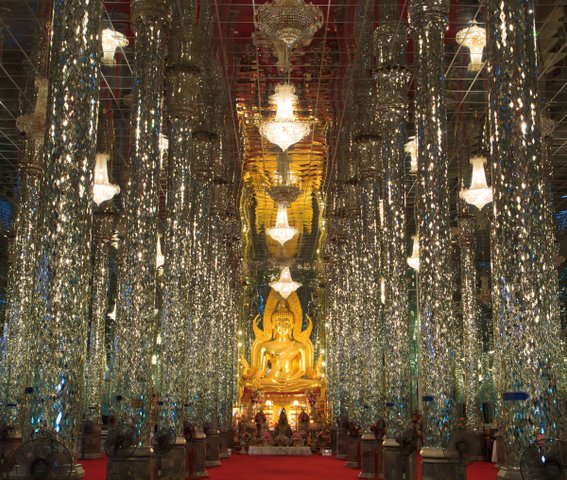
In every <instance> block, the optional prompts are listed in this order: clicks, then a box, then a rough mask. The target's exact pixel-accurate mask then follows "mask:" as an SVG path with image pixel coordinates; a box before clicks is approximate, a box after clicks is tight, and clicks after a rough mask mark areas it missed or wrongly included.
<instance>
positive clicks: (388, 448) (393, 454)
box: [382, 438, 417, 480]
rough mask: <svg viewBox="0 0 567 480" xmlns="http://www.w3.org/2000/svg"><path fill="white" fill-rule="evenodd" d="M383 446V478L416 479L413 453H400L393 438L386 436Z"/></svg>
mask: <svg viewBox="0 0 567 480" xmlns="http://www.w3.org/2000/svg"><path fill="white" fill-rule="evenodd" d="M382 445H383V447H384V478H386V479H387V480H417V466H416V463H415V453H412V454H411V455H402V453H401V451H400V446H399V445H398V442H396V441H395V440H394V439H393V438H386V439H384V442H383V443H382Z"/></svg>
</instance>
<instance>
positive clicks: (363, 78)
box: [347, 1, 384, 474]
mask: <svg viewBox="0 0 567 480" xmlns="http://www.w3.org/2000/svg"><path fill="white" fill-rule="evenodd" d="M373 9H374V2H373V1H365V2H364V3H363V4H361V6H360V14H361V15H362V18H361V19H360V22H359V24H360V30H361V32H360V39H361V40H360V44H359V46H358V58H357V63H356V65H355V72H354V73H353V77H354V79H355V80H354V81H355V83H354V90H353V92H352V95H353V103H354V105H353V106H354V108H353V113H354V119H353V120H354V122H353V123H354V125H353V132H352V137H353V141H352V147H351V149H352V152H353V153H354V154H355V155H356V156H357V158H356V160H358V162H357V163H358V165H357V166H358V176H359V179H360V180H359V189H358V192H357V193H358V194H359V195H360V211H359V212H358V211H357V212H356V213H357V214H358V215H359V216H360V221H359V228H360V235H361V236H360V241H358V240H356V237H354V238H355V239H354V241H353V242H352V243H351V245H352V247H351V250H350V251H349V252H348V255H351V256H352V258H354V259H356V261H357V262H358V263H357V265H356V271H355V273H356V275H358V276H359V278H358V279H357V280H355V282H354V288H355V289H356V293H357V295H358V298H354V297H353V298H352V299H351V302H352V307H353V310H352V311H353V313H354V318H353V321H355V322H357V321H358V318H357V317H360V319H361V323H360V325H359V331H358V332H354V335H360V341H356V340H354V341H353V346H352V348H353V351H355V352H357V354H356V356H357V360H359V361H360V362H361V365H360V367H359V368H358V369H357V370H358V371H359V373H357V374H356V375H357V376H358V377H360V385H359V389H360V393H361V394H362V395H361V401H362V403H363V405H364V411H363V414H362V417H361V418H360V422H361V426H362V427H363V429H364V433H365V436H366V437H368V439H370V437H372V435H371V433H370V427H371V425H373V424H374V423H375V422H376V421H377V420H378V419H379V418H381V417H382V415H383V405H384V392H383V384H384V381H383V372H384V369H383V366H382V359H383V356H384V335H383V332H382V326H383V320H382V314H383V309H382V302H381V301H380V297H381V284H382V283H381V277H382V260H383V258H382V245H381V243H382V235H381V233H382V232H381V218H380V200H381V198H380V195H381V188H380V163H381V159H380V149H379V145H380V142H379V139H380V124H379V117H378V114H377V113H378V108H377V107H378V105H377V99H376V83H375V82H374V79H373V78H372V75H371V73H370V69H371V63H372V19H373ZM351 161H352V160H351ZM352 163H353V164H354V163H355V162H354V161H352ZM347 188H351V187H350V186H349V187H347ZM353 233H354V232H353ZM357 308H358V309H360V311H359V312H356V309H357ZM362 312H364V313H362ZM372 443H374V442H372ZM363 473H364V474H371V472H366V471H364V472H363Z"/></svg>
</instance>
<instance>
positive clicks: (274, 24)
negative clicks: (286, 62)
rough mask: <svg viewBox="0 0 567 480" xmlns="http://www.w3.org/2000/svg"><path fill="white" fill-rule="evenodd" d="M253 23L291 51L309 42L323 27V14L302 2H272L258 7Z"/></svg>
mask: <svg viewBox="0 0 567 480" xmlns="http://www.w3.org/2000/svg"><path fill="white" fill-rule="evenodd" d="M254 23H255V24H256V27H257V28H258V30H260V31H261V32H263V33H265V34H266V35H267V36H268V37H270V38H271V39H272V40H275V41H278V40H279V41H281V42H283V43H284V44H285V45H286V47H287V48H288V49H291V48H292V47H293V46H294V45H297V44H298V43H300V42H302V41H307V40H310V39H311V38H312V37H313V35H314V34H315V32H316V31H317V30H319V29H320V28H321V27H322V26H323V13H322V12H321V9H320V8H319V7H316V6H315V5H312V4H305V3H304V2H303V0H274V1H273V2H272V3H265V4H264V5H260V6H259V7H258V9H257V10H256V15H255V18H254Z"/></svg>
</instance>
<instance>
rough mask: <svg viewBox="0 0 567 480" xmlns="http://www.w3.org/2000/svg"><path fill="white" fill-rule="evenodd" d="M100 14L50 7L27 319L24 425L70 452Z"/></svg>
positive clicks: (82, 339)
mask: <svg viewBox="0 0 567 480" xmlns="http://www.w3.org/2000/svg"><path fill="white" fill-rule="evenodd" d="M100 17H101V7H100V4H99V3H98V2H92V1H89V0H77V1H72V2H71V1H69V2H65V1H60V2H54V3H53V17H52V33H51V37H50V63H49V73H50V77H49V93H48V96H47V131H46V136H45V171H44V183H43V190H42V194H41V203H40V210H39V219H40V220H39V221H40V224H39V232H38V239H39V240H38V246H39V248H38V252H37V256H36V258H37V264H36V283H35V292H34V306H33V313H32V316H31V322H30V323H31V324H30V332H33V336H31V335H30V338H31V339H32V342H31V348H30V350H31V355H30V360H31V365H32V372H33V379H32V387H33V406H32V408H31V415H30V416H29V418H27V419H26V423H27V424H28V426H31V429H33V430H36V431H37V430H45V431H48V432H53V433H55V434H57V435H58V436H59V438H60V439H61V440H62V441H63V442H64V444H65V445H66V446H67V447H68V448H69V449H70V450H71V451H74V449H75V443H76V440H77V433H78V426H79V422H80V421H81V416H82V413H83V399H84V369H85V354H86V345H87V328H88V312H89V299H90V295H89V294H90V291H89V284H90V271H91V268H90V258H91V257H90V255H91V226H92V225H91V224H92V188H93V171H94V159H95V150H96V141H95V140H96V133H97V132H96V126H97V118H98V92H99V80H98V73H99V53H100V48H101V47H100V38H99V29H100ZM30 433H31V432H30Z"/></svg>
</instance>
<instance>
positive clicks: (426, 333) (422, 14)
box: [409, 0, 454, 448]
mask: <svg viewBox="0 0 567 480" xmlns="http://www.w3.org/2000/svg"><path fill="white" fill-rule="evenodd" d="M448 8H449V2H448V1H447V0H412V1H410V7H409V13H410V21H411V26H412V28H413V33H414V45H415V53H414V58H415V80H416V92H415V122H416V132H417V148H418V182H419V195H420V199H419V208H418V212H417V221H418V230H419V245H420V270H419V286H420V317H421V341H422V348H421V370H420V371H421V372H422V375H421V386H422V392H423V398H422V399H423V410H424V417H425V423H426V425H425V432H424V445H425V446H426V447H432V448H439V447H441V443H442V440H441V432H443V431H447V427H449V426H450V420H451V415H452V410H453V403H454V402H453V390H454V377H453V373H452V372H453V359H452V358H451V325H452V322H453V317H452V312H451V303H452V294H453V292H452V288H451V263H450V262H451V240H450V232H449V213H450V211H449V188H448V178H447V169H448V157H447V139H446V132H447V125H446V123H447V119H446V108H445V65H444V62H443V59H444V51H445V49H444V37H445V30H446V28H447V13H448Z"/></svg>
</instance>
